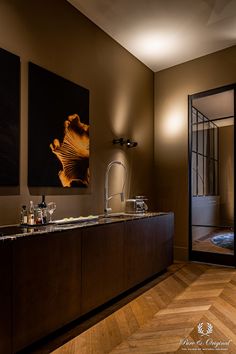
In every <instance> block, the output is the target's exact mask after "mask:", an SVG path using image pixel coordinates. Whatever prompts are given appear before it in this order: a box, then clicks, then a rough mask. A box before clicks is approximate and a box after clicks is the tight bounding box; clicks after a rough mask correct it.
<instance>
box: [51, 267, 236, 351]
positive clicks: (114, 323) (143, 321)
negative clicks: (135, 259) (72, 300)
mask: <svg viewBox="0 0 236 354" xmlns="http://www.w3.org/2000/svg"><path fill="white" fill-rule="evenodd" d="M199 324H200V329H199ZM211 325H212V326H213V328H212V327H211ZM199 332H202V333H199ZM196 350H197V351H198V352H205V351H206V350H207V351H208V352H209V351H210V352H215V351H216V350H217V351H219V350H220V352H221V353H233V354H235V353H236V270H235V269H231V268H223V267H216V266H208V265H200V264H194V263H189V264H185V265H181V266H177V269H176V271H175V272H174V273H173V274H171V275H170V276H169V277H167V278H166V279H164V280H163V281H161V282H160V283H158V284H157V285H155V286H154V287H152V288H151V289H149V290H148V291H146V292H145V293H143V294H142V295H140V296H139V297H137V298H136V299H134V300H132V301H131V302H129V303H128V304H126V305H125V306H123V307H122V308H120V309H119V310H117V311H116V312H114V313H113V314H111V315H110V316H108V317H107V318H105V319H103V320H101V321H100V322H98V323H97V324H96V325H94V326H92V327H91V328H90V329H88V330H86V331H85V332H84V333H82V334H80V335H79V336H77V337H76V338H74V339H72V340H71V341H69V342H67V343H66V344H64V345H63V346H62V347H60V348H58V349H57V350H55V351H53V354H105V353H112V354H128V353H135V354H146V353H149V354H155V353H183V352H184V351H196Z"/></svg>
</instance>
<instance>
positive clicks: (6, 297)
mask: <svg viewBox="0 0 236 354" xmlns="http://www.w3.org/2000/svg"><path fill="white" fill-rule="evenodd" d="M11 246H12V242H11V241H9V242H8V241H1V244H0V284H1V290H0V353H3V354H10V353H11V335H12V333H11V318H12V312H11V311H12V307H11V302H12V301H11V296H12V287H11V283H12V278H11V276H12V248H11Z"/></svg>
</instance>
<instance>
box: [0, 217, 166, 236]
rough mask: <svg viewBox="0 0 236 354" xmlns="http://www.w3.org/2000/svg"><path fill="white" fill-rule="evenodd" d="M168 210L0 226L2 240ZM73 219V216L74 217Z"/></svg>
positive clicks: (127, 219) (122, 220) (101, 223)
mask: <svg viewBox="0 0 236 354" xmlns="http://www.w3.org/2000/svg"><path fill="white" fill-rule="evenodd" d="M166 214H168V213H167V212H146V213H143V214H126V213H113V214H110V215H109V216H107V217H106V216H104V215H99V217H97V218H94V220H90V221H89V220H88V221H82V222H80V221H75V222H73V221H72V222H70V219H65V220H67V221H66V222H65V223H63V222H62V223H56V222H55V223H51V224H46V225H35V226H28V225H27V226H24V225H6V226H0V241H6V240H15V239H17V238H19V237H26V236H33V235H40V234H47V233H51V232H61V231H65V230H72V229H77V228H83V227H90V226H96V225H106V224H111V223H115V222H124V221H129V220H137V219H143V218H149V217H154V216H161V215H166ZM72 220H73V218H72Z"/></svg>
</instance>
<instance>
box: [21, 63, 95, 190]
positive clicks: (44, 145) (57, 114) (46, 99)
mask: <svg viewBox="0 0 236 354" xmlns="http://www.w3.org/2000/svg"><path fill="white" fill-rule="evenodd" d="M72 116H77V117H79V120H78V118H76V119H74V120H73V121H72V120H71V121H69V120H68V117H72ZM66 124H69V125H70V128H71V130H70V132H72V135H71V136H70V138H71V137H73V139H74V140H73V141H72V142H71V141H70V142H69V143H70V144H72V145H71V146H69V143H67V145H65V146H64V150H63V151H59V149H58V148H56V146H57V144H58V143H59V144H62V142H63V139H65V125H66ZM73 125H74V126H73ZM84 127H85V128H86V129H88V128H89V91H88V90H87V89H86V88H83V87H81V86H79V85H77V84H75V83H73V82H71V81H69V80H67V79H64V78H62V77H61V76H58V75H56V74H54V73H52V72H51V71H48V70H46V69H43V68H41V67H39V66H38V65H35V64H33V63H29V135H28V138H29V145H28V185H29V186H34V187H37V186H41V187H42V186H49V187H65V186H66V187H74V186H75V187H87V185H88V179H86V177H85V175H89V172H88V165H89V158H88V156H86V158H84V156H83V157H82V158H81V156H80V152H78V154H77V152H76V149H77V150H78V146H80V140H79V139H80V136H81V135H79V134H80V133H81V131H82V130H83V128H84ZM88 132H89V130H87V131H86V132H84V131H82V133H81V134H82V136H83V138H86V137H85V135H86V134H87V135H88ZM55 140H56V141H57V143H55ZM67 140H68V139H67ZM86 141H87V142H88V145H89V136H87V140H86ZM83 143H84V140H83ZM52 145H53V146H54V147H55V150H54V152H53V150H52ZM66 149H67V150H68V152H67V151H66ZM55 152H56V154H55ZM57 153H58V154H57ZM59 153H60V154H59ZM76 154H77V155H76ZM88 154H89V148H88V151H87V155H88ZM62 155H63V158H64V157H66V158H67V159H68V162H70V164H71V166H72V167H71V170H73V168H74V171H72V172H71V171H69V175H70V173H71V175H72V177H71V176H69V177H68V171H66V172H65V168H64V166H63V164H62V159H61V160H60V158H59V157H61V156H62ZM63 161H64V160H63ZM67 165H68V164H67ZM62 171H63V174H64V172H65V174H66V173H67V175H66V178H65V179H66V182H67V183H70V185H63V183H62V181H61V180H60V178H59V174H60V173H61V172H62ZM70 178H71V180H70ZM73 178H74V179H76V178H77V181H74V180H73ZM68 180H69V182H68ZM78 181H79V182H78Z"/></svg>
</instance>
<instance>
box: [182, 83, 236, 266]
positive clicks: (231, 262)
mask: <svg viewBox="0 0 236 354" xmlns="http://www.w3.org/2000/svg"><path fill="white" fill-rule="evenodd" d="M229 90H234V117H235V115H236V83H234V84H230V85H226V86H221V87H217V88H214V89H211V90H207V91H202V92H198V93H195V94H193V95H189V96H188V196H189V198H188V199H189V247H188V249H189V260H190V261H196V262H203V263H211V264H219V265H226V266H232V267H236V238H235V237H234V255H227V254H221V253H212V252H203V251H195V250H193V249H192V122H191V115H192V101H193V100H194V99H196V98H201V97H205V96H211V95H215V94H217V93H221V92H224V91H229ZM235 131H236V130H235V124H234V141H235ZM234 145H235V143H234ZM235 155H236V154H234V166H235ZM234 170H235V167H234ZM234 181H235V178H234ZM234 212H235V182H234ZM234 226H235V221H234Z"/></svg>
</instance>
